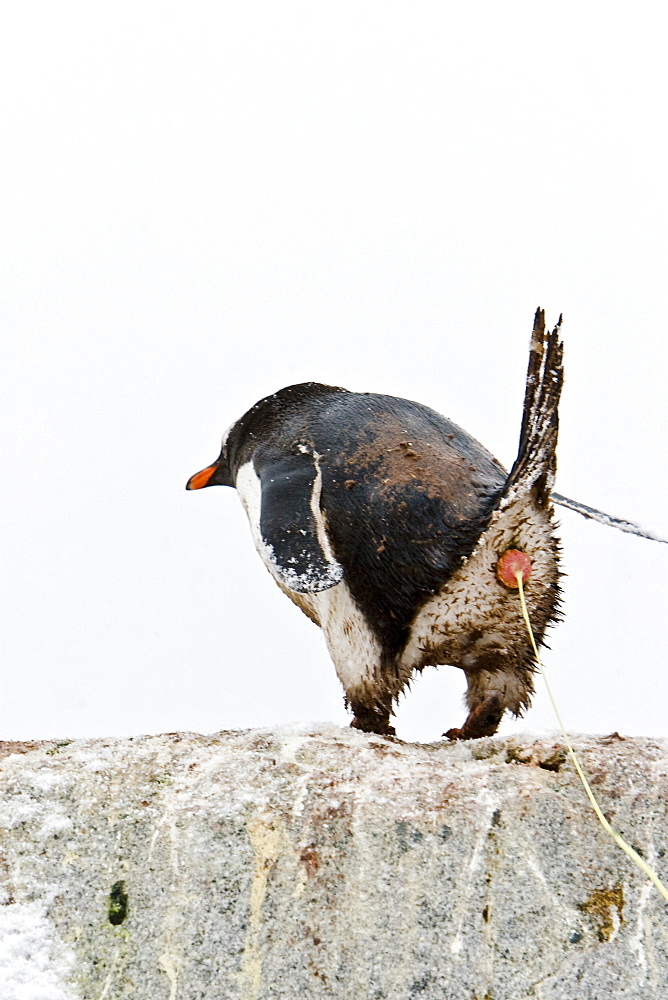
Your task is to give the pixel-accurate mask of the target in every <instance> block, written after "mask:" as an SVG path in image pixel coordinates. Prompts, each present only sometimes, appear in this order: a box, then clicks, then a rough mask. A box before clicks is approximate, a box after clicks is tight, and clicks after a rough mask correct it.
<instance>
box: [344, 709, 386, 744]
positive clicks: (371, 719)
mask: <svg viewBox="0 0 668 1000" xmlns="http://www.w3.org/2000/svg"><path fill="white" fill-rule="evenodd" d="M353 711H354V712H355V718H354V719H353V721H352V722H351V723H350V728H351V729H360V730H361V731H362V732H363V733H376V734H377V735H378V736H396V731H395V729H394V726H391V725H390V717H389V715H381V714H380V713H379V712H374V711H373V709H369V708H364V707H362V706H359V705H357V706H355V708H354V709H353Z"/></svg>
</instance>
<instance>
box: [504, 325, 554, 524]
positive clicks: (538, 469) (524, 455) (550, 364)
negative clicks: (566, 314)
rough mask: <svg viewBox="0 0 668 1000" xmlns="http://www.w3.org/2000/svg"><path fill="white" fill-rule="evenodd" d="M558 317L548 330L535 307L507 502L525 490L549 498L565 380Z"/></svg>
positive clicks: (537, 498) (536, 497) (537, 497)
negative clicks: (522, 406)
mask: <svg viewBox="0 0 668 1000" xmlns="http://www.w3.org/2000/svg"><path fill="white" fill-rule="evenodd" d="M561 319H562V317H561V316H560V317H559V322H558V323H557V325H556V326H555V327H554V329H553V330H552V331H551V332H550V331H549V330H548V329H547V328H546V326H545V310H543V309H537V310H536V315H535V318H534V324H533V331H532V334H531V344H530V349H529V367H528V369H527V380H526V390H525V394H524V412H523V415H522V429H521V431H520V444H519V450H518V454H517V459H516V460H515V464H514V465H513V467H512V469H511V470H510V475H509V476H508V479H507V481H506V485H505V488H504V492H503V498H504V500H506V502H509V501H510V499H511V498H514V497H516V496H517V495H518V494H526V493H527V492H531V493H532V495H533V497H534V500H535V502H536V503H537V504H538V505H539V506H540V507H543V508H545V507H547V505H548V504H549V501H550V494H551V491H552V487H553V485H554V478H555V475H556V471H557V437H558V433H559V398H560V396H561V389H562V385H563V381H564V369H563V350H564V348H563V343H562V342H561V340H560V336H559V335H560V331H561Z"/></svg>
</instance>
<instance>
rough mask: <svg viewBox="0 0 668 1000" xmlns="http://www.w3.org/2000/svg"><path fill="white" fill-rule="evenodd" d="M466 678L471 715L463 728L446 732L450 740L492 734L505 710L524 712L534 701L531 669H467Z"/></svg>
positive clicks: (516, 713) (516, 712)
mask: <svg viewBox="0 0 668 1000" xmlns="http://www.w3.org/2000/svg"><path fill="white" fill-rule="evenodd" d="M466 679H467V681H468V691H467V692H466V704H467V705H468V708H469V714H468V716H467V718H466V721H465V722H464V725H463V726H462V727H461V729H449V730H448V731H447V733H444V734H443V735H444V736H447V738H448V739H450V740H476V739H480V737H481V736H493V735H494V733H495V732H496V731H497V729H498V728H499V723H500V722H501V719H502V718H503V713H504V712H505V711H506V709H508V710H509V711H510V712H512V714H513V715H521V714H522V711H523V709H525V708H528V706H529V704H530V702H531V695H532V694H533V690H534V688H533V681H532V679H531V672H530V670H529V669H526V668H525V669H524V670H518V669H517V668H516V669H515V670H475V671H466Z"/></svg>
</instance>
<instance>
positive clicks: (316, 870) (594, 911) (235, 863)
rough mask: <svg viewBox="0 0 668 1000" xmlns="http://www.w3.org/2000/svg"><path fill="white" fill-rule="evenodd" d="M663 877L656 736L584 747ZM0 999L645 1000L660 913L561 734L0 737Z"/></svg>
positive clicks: (655, 981)
mask: <svg viewBox="0 0 668 1000" xmlns="http://www.w3.org/2000/svg"><path fill="white" fill-rule="evenodd" d="M576 748H577V749H578V750H579V752H580V754H581V758H582V761H583V764H584V766H585V768H586V770H587V772H588V774H589V776H590V780H591V782H592V785H593V787H594V789H595V791H596V793H597V795H598V797H599V799H600V802H601V805H602V808H603V810H604V812H606V814H607V815H608V818H609V819H610V821H611V822H612V823H613V825H614V826H616V827H617V829H619V830H620V832H621V833H622V835H623V836H625V837H626V838H627V839H628V840H629V841H630V843H631V844H632V845H633V846H635V847H636V849H637V850H639V851H641V852H642V854H643V855H644V857H645V858H646V859H647V860H648V862H649V863H650V864H651V865H653V866H654V867H655V868H656V869H657V871H658V873H659V875H660V877H661V878H662V879H663V880H664V881H668V858H667V857H666V856H665V853H664V852H665V851H666V850H667V849H668V824H667V822H666V810H667V805H666V803H667V801H668V745H667V744H666V743H665V742H661V741H656V740H649V739H622V738H620V737H618V736H617V734H613V736H610V737H606V738H593V737H582V738H578V739H577V740H576ZM0 751H1V752H2V755H3V759H2V760H0V830H1V834H0V880H1V883H2V892H3V902H4V904H5V905H4V906H0V997H1V998H2V1000H89V998H90V1000H93V998H94V1000H116V998H126V997H127V998H130V997H132V998H134V1000H137V998H140V1000H198V998H202V1000H204V998H206V1000H228V998H229V1000H237V998H239V1000H270V998H271V1000H277V998H286V1000H287V998H289V1000H297V998H299V1000H309V998H325V997H331V998H334V1000H367V998H368V1000H413V998H416V1000H485V998H487V1000H524V998H529V997H536V998H539V1000H590V998H591V1000H602V998H607V997H621V996H623V997H624V998H625V1000H634V998H643V1000H656V998H658V997H663V996H664V995H665V988H666V984H667V983H668V954H667V951H668V905H667V904H665V902H664V900H663V898H662V897H661V896H660V894H659V893H658V892H657V891H656V889H655V888H654V887H653V886H652V885H651V883H649V882H648V881H647V880H646V879H645V877H644V876H643V874H642V873H641V872H640V871H639V870H638V869H637V868H636V867H635V866H634V865H633V864H632V863H631V862H630V861H629V859H628V858H627V857H626V855H624V854H623V853H622V852H621V851H620V850H619V849H618V848H617V847H616V846H615V844H614V843H613V842H612V841H611V840H610V839H609V838H608V836H607V835H606V834H605V833H604V831H603V830H602V829H601V827H600V825H599V823H598V821H597V820H596V817H595V816H594V814H593V812H592V810H591V807H590V805H589V803H588V801H587V799H586V797H585V794H584V791H583V789H582V787H581V786H580V784H579V781H578V779H577V777H576V775H575V772H574V769H573V767H572V765H571V763H570V761H569V760H568V759H567V758H566V755H565V753H564V751H563V748H562V744H561V741H560V739H556V738H555V739H549V738H535V737H525V738H512V739H497V738H494V739H483V740H476V741H472V742H470V743H464V744H449V743H438V744H433V745H415V744H405V743H401V742H399V741H398V740H392V739H386V738H382V737H377V736H366V735H364V734H362V733H358V732H355V731H353V730H349V729H345V730H341V729H338V728H337V727H334V726H325V727H319V728H318V727H301V728H299V727H297V728H293V729H288V730H286V729H283V730H278V731H275V732H273V731H265V730H255V731H248V732H229V733H219V734H216V735H214V736H199V735H193V734H168V735H163V736H154V737H141V738H137V739H127V740H120V739H119V740H110V739H108V740H82V741H76V742H72V743H68V742H66V741H63V742H60V743H32V744H3V745H0Z"/></svg>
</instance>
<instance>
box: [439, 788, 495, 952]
mask: <svg viewBox="0 0 668 1000" xmlns="http://www.w3.org/2000/svg"><path fill="white" fill-rule="evenodd" d="M477 801H478V803H479V804H480V805H483V806H484V807H485V817H484V819H483V821H482V829H481V833H480V836H479V837H478V838H477V839H476V842H475V845H474V847H473V851H472V852H471V857H470V859H469V863H468V865H467V866H466V868H465V869H464V872H463V878H462V881H461V883H460V886H461V888H460V890H459V892H458V894H457V904H456V910H459V917H458V918H457V926H456V929H455V933H454V935H453V938H452V941H451V942H450V953H451V954H452V955H454V956H455V958H459V956H460V955H461V953H462V951H463V949H464V936H463V933H462V931H463V927H464V920H465V919H466V917H467V916H468V915H469V913H470V909H471V907H470V900H471V897H472V895H473V892H474V889H475V884H474V880H473V875H474V874H475V872H476V871H477V869H478V867H479V865H480V860H481V858H482V855H483V851H484V848H485V844H486V843H487V838H488V836H489V831H490V828H491V825H492V818H493V816H494V813H495V812H496V810H497V809H498V807H499V800H498V799H497V797H496V796H494V795H492V793H491V792H490V791H489V790H488V789H487V788H483V789H481V791H480V793H479V794H478V796H477Z"/></svg>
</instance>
